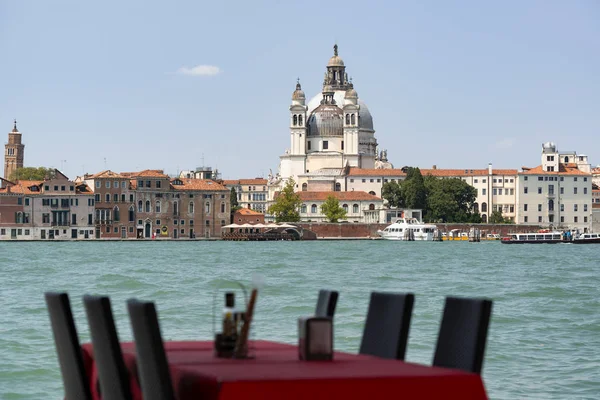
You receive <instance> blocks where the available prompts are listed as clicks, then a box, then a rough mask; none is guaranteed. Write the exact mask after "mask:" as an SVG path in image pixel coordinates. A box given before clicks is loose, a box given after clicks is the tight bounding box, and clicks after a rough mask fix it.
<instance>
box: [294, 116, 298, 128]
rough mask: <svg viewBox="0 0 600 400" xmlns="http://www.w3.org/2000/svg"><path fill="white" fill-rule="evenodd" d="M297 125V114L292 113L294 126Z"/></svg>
mask: <svg viewBox="0 0 600 400" xmlns="http://www.w3.org/2000/svg"><path fill="white" fill-rule="evenodd" d="M296 125H298V116H297V115H296V114H294V126H296Z"/></svg>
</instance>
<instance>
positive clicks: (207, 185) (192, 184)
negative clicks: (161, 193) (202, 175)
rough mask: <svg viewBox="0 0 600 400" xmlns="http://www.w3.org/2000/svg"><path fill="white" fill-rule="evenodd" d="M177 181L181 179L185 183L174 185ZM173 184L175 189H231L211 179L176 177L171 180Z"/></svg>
mask: <svg viewBox="0 0 600 400" xmlns="http://www.w3.org/2000/svg"><path fill="white" fill-rule="evenodd" d="M175 181H181V182H182V183H183V185H174V184H173V182H175ZM171 184H172V186H173V189H175V190H210V191H229V189H227V188H226V187H225V186H223V185H221V184H219V183H217V182H215V181H212V180H210V179H191V178H175V179H172V180H171Z"/></svg>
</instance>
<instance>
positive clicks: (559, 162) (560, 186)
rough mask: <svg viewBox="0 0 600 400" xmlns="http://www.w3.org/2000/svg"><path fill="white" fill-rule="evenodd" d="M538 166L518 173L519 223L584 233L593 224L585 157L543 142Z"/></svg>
mask: <svg viewBox="0 0 600 400" xmlns="http://www.w3.org/2000/svg"><path fill="white" fill-rule="evenodd" d="M541 161H542V163H541V165H539V166H537V167H535V168H523V170H522V171H521V172H519V173H518V184H517V187H518V195H517V219H516V222H517V223H518V224H531V225H547V226H551V227H554V228H556V227H558V228H568V229H579V230H580V231H582V232H587V231H588V230H589V229H591V227H592V225H591V223H592V174H591V168H590V164H589V163H588V162H587V156H585V155H577V154H576V153H575V152H559V151H558V150H557V148H556V145H555V144H554V143H551V142H548V143H544V144H543V145H542V156H541Z"/></svg>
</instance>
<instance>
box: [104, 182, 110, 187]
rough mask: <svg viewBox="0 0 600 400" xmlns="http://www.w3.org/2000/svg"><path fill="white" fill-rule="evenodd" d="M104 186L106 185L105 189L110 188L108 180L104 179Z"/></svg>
mask: <svg viewBox="0 0 600 400" xmlns="http://www.w3.org/2000/svg"><path fill="white" fill-rule="evenodd" d="M104 186H106V188H107V189H110V181H106V182H105V184H104Z"/></svg>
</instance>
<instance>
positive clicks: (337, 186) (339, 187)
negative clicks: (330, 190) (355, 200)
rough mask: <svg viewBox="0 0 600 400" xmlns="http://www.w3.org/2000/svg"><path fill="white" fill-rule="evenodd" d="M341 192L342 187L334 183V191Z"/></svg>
mask: <svg viewBox="0 0 600 400" xmlns="http://www.w3.org/2000/svg"><path fill="white" fill-rule="evenodd" d="M341 190H342V185H341V184H340V183H339V182H336V183H335V191H336V192H340V191H341Z"/></svg>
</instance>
